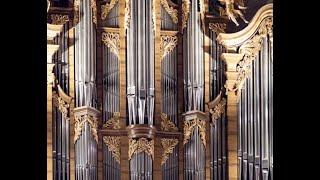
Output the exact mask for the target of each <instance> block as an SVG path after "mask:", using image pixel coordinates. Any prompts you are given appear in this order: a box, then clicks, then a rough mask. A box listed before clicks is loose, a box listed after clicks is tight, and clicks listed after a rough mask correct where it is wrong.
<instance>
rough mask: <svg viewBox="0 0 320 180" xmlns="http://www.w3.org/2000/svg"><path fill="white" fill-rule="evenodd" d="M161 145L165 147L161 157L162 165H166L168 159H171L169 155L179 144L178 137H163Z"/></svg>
mask: <svg viewBox="0 0 320 180" xmlns="http://www.w3.org/2000/svg"><path fill="white" fill-rule="evenodd" d="M160 140H161V145H162V148H163V153H162V158H161V165H164V164H165V163H166V161H167V160H168V159H169V155H170V154H172V153H173V149H174V148H175V147H176V146H177V145H178V143H179V140H178V139H168V138H162V139H160Z"/></svg>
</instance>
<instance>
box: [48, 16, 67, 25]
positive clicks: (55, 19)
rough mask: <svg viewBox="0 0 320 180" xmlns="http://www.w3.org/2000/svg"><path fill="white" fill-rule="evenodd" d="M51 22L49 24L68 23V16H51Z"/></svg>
mask: <svg viewBox="0 0 320 180" xmlns="http://www.w3.org/2000/svg"><path fill="white" fill-rule="evenodd" d="M51 20H52V23H51V24H56V25H61V24H64V23H66V22H68V21H69V16H68V15H62V14H51Z"/></svg>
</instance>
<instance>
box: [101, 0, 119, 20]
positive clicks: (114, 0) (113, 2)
mask: <svg viewBox="0 0 320 180" xmlns="http://www.w3.org/2000/svg"><path fill="white" fill-rule="evenodd" d="M118 2H119V0H111V1H110V3H106V4H105V5H101V19H102V20H105V19H106V18H107V16H108V14H109V13H110V11H111V10H112V8H114V6H115V5H116V4H117V3H118Z"/></svg>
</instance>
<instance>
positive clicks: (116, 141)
mask: <svg viewBox="0 0 320 180" xmlns="http://www.w3.org/2000/svg"><path fill="white" fill-rule="evenodd" d="M120 140H121V137H116V136H104V137H103V142H104V143H105V144H106V145H107V147H108V150H109V151H110V152H111V153H112V156H113V158H114V159H115V160H116V161H117V162H118V163H119V164H120Z"/></svg>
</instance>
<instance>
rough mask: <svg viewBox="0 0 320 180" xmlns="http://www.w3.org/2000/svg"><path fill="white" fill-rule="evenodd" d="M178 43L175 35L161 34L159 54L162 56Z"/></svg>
mask: <svg viewBox="0 0 320 180" xmlns="http://www.w3.org/2000/svg"><path fill="white" fill-rule="evenodd" d="M177 44H178V37H177V36H169V35H163V36H161V42H160V52H161V53H160V54H162V58H164V57H165V56H166V55H167V54H169V53H170V52H171V51H172V50H173V49H174V48H175V47H176V46H177Z"/></svg>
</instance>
